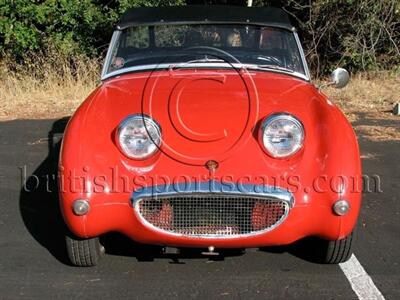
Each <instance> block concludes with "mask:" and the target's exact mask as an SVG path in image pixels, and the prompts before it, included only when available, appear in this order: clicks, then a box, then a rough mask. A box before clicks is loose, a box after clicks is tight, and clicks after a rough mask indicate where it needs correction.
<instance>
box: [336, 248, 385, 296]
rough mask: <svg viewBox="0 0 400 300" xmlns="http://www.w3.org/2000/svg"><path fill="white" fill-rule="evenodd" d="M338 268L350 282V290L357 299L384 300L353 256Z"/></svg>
mask: <svg viewBox="0 0 400 300" xmlns="http://www.w3.org/2000/svg"><path fill="white" fill-rule="evenodd" d="M339 266H340V268H341V269H342V271H343V273H344V275H346V277H347V280H348V281H349V282H350V284H351V288H352V289H353V291H354V292H355V293H356V294H357V296H358V299H361V300H366V299H368V300H369V299H371V300H372V299H379V300H382V299H385V297H383V295H382V293H381V292H380V291H379V290H378V288H377V287H376V286H375V284H374V282H373V281H372V279H371V277H370V276H369V275H368V273H367V272H365V270H364V268H363V266H362V265H361V264H360V262H359V261H358V259H357V257H355V256H354V254H353V255H352V256H351V257H350V259H349V260H348V261H346V262H344V263H341V264H339Z"/></svg>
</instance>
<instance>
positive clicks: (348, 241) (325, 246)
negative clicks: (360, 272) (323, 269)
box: [321, 231, 354, 264]
mask: <svg viewBox="0 0 400 300" xmlns="http://www.w3.org/2000/svg"><path fill="white" fill-rule="evenodd" d="M353 238H354V231H353V232H352V233H351V234H350V235H348V236H347V237H345V238H344V239H341V240H337V241H326V240H324V241H323V243H322V249H321V258H322V262H323V263H326V264H339V263H342V262H345V261H347V260H349V258H350V256H351V255H352V254H353V251H352V244H353Z"/></svg>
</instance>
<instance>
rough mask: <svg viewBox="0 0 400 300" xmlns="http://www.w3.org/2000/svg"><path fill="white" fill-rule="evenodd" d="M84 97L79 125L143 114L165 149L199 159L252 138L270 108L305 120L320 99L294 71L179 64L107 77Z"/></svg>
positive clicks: (110, 126) (114, 123)
mask: <svg viewBox="0 0 400 300" xmlns="http://www.w3.org/2000/svg"><path fill="white" fill-rule="evenodd" d="M88 101H89V102H90V104H88V105H87V108H86V109H85V123H86V126H91V125H90V124H97V123H99V122H101V126H102V129H103V130H106V132H107V131H109V132H111V131H114V130H115V129H116V128H117V127H118V124H119V123H120V122H121V121H122V120H123V119H124V118H126V117H127V116H129V115H132V114H139V113H140V114H145V115H148V116H150V117H151V118H153V119H154V120H155V121H156V122H157V123H158V124H160V126H161V128H162V132H163V146H162V148H163V152H164V153H165V154H167V155H169V156H171V157H173V158H174V159H179V160H183V161H185V162H190V163H196V162H199V163H201V164H203V163H204V161H206V160H208V159H216V160H220V161H221V160H224V159H227V158H228V157H229V156H231V155H230V154H231V152H232V151H237V150H238V149H239V148H240V147H242V146H244V145H245V144H247V143H248V142H249V139H252V138H253V137H255V135H256V131H257V128H258V126H259V124H260V121H261V120H262V119H264V118H265V117H266V116H268V115H269V114H271V113H277V112H287V113H291V114H293V115H295V116H296V117H297V118H299V119H300V120H301V121H302V122H307V120H308V119H309V117H310V112H311V111H310V107H312V103H313V102H315V103H319V104H320V105H321V104H323V103H326V100H325V99H324V97H322V96H321V95H320V94H319V93H318V91H317V90H316V89H315V88H314V86H312V85H311V84H310V83H308V82H306V81H304V80H301V79H298V78H295V77H293V76H288V75H283V74H278V73H272V72H252V71H243V70H239V71H237V70H183V69H180V70H179V69H178V70H173V71H157V72H147V73H136V74H134V73H133V74H126V75H123V76H120V77H117V78H113V79H110V80H108V81H106V82H104V83H103V84H102V85H101V86H100V87H99V88H98V89H97V91H96V92H95V93H94V95H92V97H90V100H88ZM253 140H254V139H253Z"/></svg>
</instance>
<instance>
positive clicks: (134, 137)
mask: <svg viewBox="0 0 400 300" xmlns="http://www.w3.org/2000/svg"><path fill="white" fill-rule="evenodd" d="M117 139H118V143H119V147H120V148H121V150H122V152H123V153H124V154H125V155H127V156H128V157H130V158H133V159H144V158H147V157H149V156H151V155H153V154H154V153H155V152H157V150H158V147H159V146H160V143H161V129H160V126H158V124H157V123H156V122H155V121H154V120H153V119H151V118H149V117H146V116H143V115H133V116H129V117H127V118H126V119H125V120H124V121H122V122H121V124H120V126H119V128H118V136H117Z"/></svg>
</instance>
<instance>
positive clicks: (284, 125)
mask: <svg viewBox="0 0 400 300" xmlns="http://www.w3.org/2000/svg"><path fill="white" fill-rule="evenodd" d="M260 135H261V136H260V142H262V144H263V146H264V148H265V150H266V151H267V152H268V153H269V154H270V155H271V156H272V157H276V158H285V157H289V156H291V155H293V154H295V153H296V152H297V151H299V150H300V149H301V147H302V146H303V140H304V128H303V125H302V124H301V122H300V121H299V120H297V119H296V118H295V117H293V116H291V115H289V114H284V113H281V114H274V115H271V116H269V117H267V118H266V119H265V120H264V121H263V123H262V126H261V130H260Z"/></svg>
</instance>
